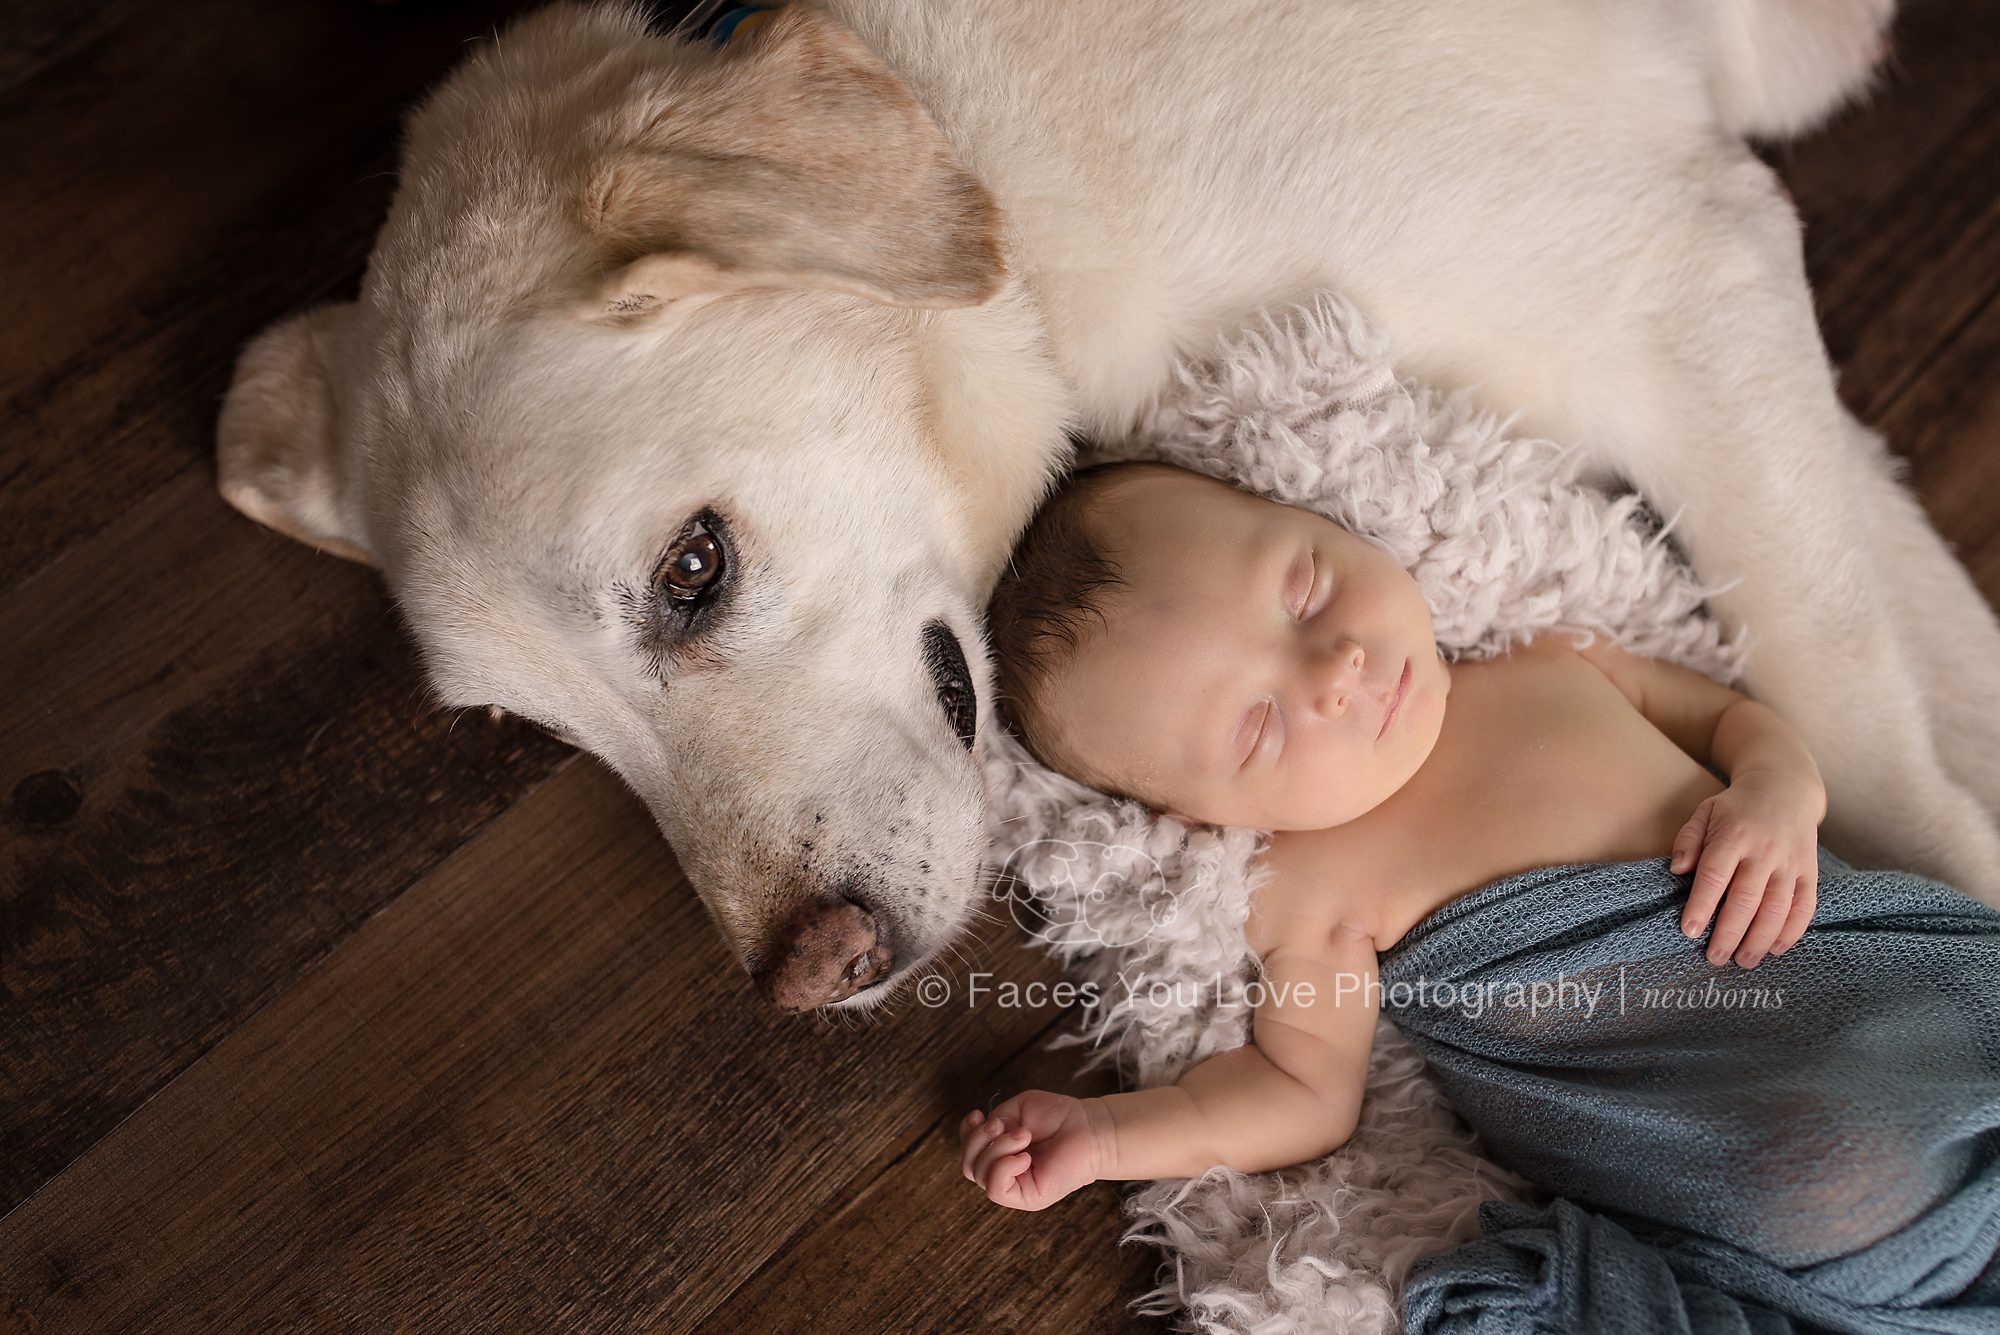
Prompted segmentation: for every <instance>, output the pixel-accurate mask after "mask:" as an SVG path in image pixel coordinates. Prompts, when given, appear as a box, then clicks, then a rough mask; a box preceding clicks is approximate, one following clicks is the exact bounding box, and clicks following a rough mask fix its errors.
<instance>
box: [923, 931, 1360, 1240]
mask: <svg viewBox="0 0 2000 1335" xmlns="http://www.w3.org/2000/svg"><path fill="white" fill-rule="evenodd" d="M1264 971H1265V980H1264V982H1263V984H1262V986H1263V988H1264V992H1263V996H1262V997H1261V999H1260V1001H1261V1004H1260V1005H1259V1006H1258V1007H1257V1010H1256V1014H1255V1016H1254V1018H1253V1020H1252V1028H1251V1040H1252V1041H1251V1042H1249V1043H1247V1044H1245V1045H1244V1046H1242V1047H1240V1048H1232V1049H1230V1050H1229V1051H1227V1052H1219V1053H1217V1054H1215V1055H1214V1056H1212V1057H1210V1058H1208V1059H1207V1060H1206V1061H1203V1062H1200V1063H1199V1064H1197V1065H1196V1066H1194V1067H1193V1068H1191V1069H1190V1070H1189V1071H1187V1073H1186V1074H1184V1075H1182V1076H1181V1078H1180V1080H1179V1081H1178V1082H1177V1083H1175V1084H1172V1085H1166V1086H1163V1087H1161V1088H1158V1089H1144V1090H1138V1091H1136V1092H1133V1093H1129V1094H1111V1095H1108V1096H1105V1097H1103V1098H1093V1099H1072V1098H1069V1097H1068V1096H1066V1095H1060V1094H1051V1093H1047V1092H1046V1091H1042V1090H1029V1091H1028V1092H1026V1093H1024V1094H1018V1095H1016V1096H1014V1097H1013V1098H1011V1099H1009V1100H1007V1101H1006V1102H1005V1103H1003V1104H1001V1105H1000V1106H999V1107H998V1108H995V1109H994V1110H993V1115H992V1116H991V1117H984V1116H982V1115H981V1114H980V1113H979V1112H978V1111H977V1110H975V1111H973V1112H971V1113H969V1114H967V1116H966V1118H965V1119H964V1120H963V1121H962V1122H961V1123H960V1124H959V1138H960V1141H961V1144H962V1146H963V1163H962V1167H963V1169H964V1172H965V1175H966V1176H967V1177H968V1178H970V1179H972V1180H973V1181H974V1182H976V1183H978V1184H979V1185H980V1186H981V1187H982V1188H983V1189H984V1190H985V1191H986V1194H987V1196H988V1197H989V1198H990V1199H992V1200H993V1201H995V1202H996V1203H998V1204H1001V1205H1011V1206H1013V1207H1015V1208H1017V1209H1023V1210H1039V1209H1042V1208H1043V1207H1044V1206H1048V1205H1052V1204H1054V1203H1055V1202H1056V1201H1058V1200H1060V1199H1062V1198H1063V1197H1064V1196H1066V1195H1068V1194H1069V1193H1070V1192H1072V1191H1074V1190H1076V1189H1077V1188H1078V1187H1080V1186H1083V1185H1085V1184H1087V1183H1089V1182H1093V1181H1097V1180H1099V1179H1129V1178H1156V1177H1198V1176H1200V1175H1201V1174H1202V1173H1204V1172H1207V1171H1208V1170H1209V1169H1210V1168H1213V1167H1214V1166H1216V1165H1217V1164H1226V1165H1228V1166H1229V1167H1231V1168H1234V1169H1236V1170H1238V1171H1239V1172H1246V1173H1254V1172H1261V1171H1263V1170H1265V1169H1269V1168H1284V1167H1289V1166H1290V1165H1292V1164H1297V1163H1304V1162H1306V1161H1307V1160H1310V1159H1316V1158H1319V1157H1320V1156H1321V1155H1324V1154H1327V1153H1330V1152H1331V1151H1333V1150H1336V1149H1338V1148H1339V1147H1340V1146H1342V1145H1344V1144H1346V1143H1347V1140H1348V1138H1349V1137H1350V1136H1352V1135H1353V1134H1354V1128H1355V1125H1356V1123H1357V1122H1358V1121H1359V1119H1360V1116H1361V1091H1362V1087H1363V1086H1364V1084H1365V1083H1366V1081H1367V1076H1368V1055H1369V1051H1370V1049H1371V1048H1372V1047H1373V1045H1374V1040H1375V1020H1376V1015H1377V1013H1378V1010H1379V1008H1380V997H1379V995H1378V990H1379V989H1378V988H1377V985H1376V974H1375V944H1374V942H1373V941H1372V940H1371V939H1369V937H1368V936H1366V935H1365V934H1363V933H1361V932H1358V931H1354V930H1351V929H1346V928H1337V929H1334V930H1332V931H1330V932H1326V933H1324V934H1322V935H1321V936H1319V937H1318V939H1308V940H1304V941H1301V942H1299V943H1297V944H1284V945H1280V946H1278V947H1276V948H1275V949H1273V950H1272V951H1271V952H1270V953H1269V954H1267V955H1266V956H1265V957H1264Z"/></svg>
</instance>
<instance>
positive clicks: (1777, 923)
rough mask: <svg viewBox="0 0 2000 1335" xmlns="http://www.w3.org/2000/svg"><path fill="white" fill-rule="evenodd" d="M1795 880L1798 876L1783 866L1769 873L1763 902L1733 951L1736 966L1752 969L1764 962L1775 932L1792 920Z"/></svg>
mask: <svg viewBox="0 0 2000 1335" xmlns="http://www.w3.org/2000/svg"><path fill="white" fill-rule="evenodd" d="M1797 884H1798V878H1797V877H1796V876H1793V875H1792V874H1791V873H1790V872H1788V871H1785V870H1784V869H1783V868H1780V869H1778V870H1776V871H1774V872H1772V873H1771V879H1770V882H1769V883H1768V884H1767V885H1766V886H1765V887H1764V902H1763V903H1761V904H1759V905H1758V906H1757V913H1756V916H1755V917H1753V918H1751V919H1750V928H1749V930H1748V931H1746V932H1744V933H1743V945H1742V946H1741V947H1740V948H1739V949H1738V950H1737V952H1736V964H1737V967H1738V968H1742V969H1754V968H1756V967H1757V966H1758V965H1759V964H1762V963H1763V962H1764V956H1765V954H1766V953H1767V952H1769V950H1770V948H1771V945H1772V943H1774V942H1775V941H1776V940H1777V939H1778V933H1779V932H1780V931H1782V930H1783V929H1784V926H1785V924H1786V923H1787V922H1789V921H1790V920H1791V918H1790V915H1791V911H1792V891H1793V888H1794V887H1795V886H1796V885H1797Z"/></svg>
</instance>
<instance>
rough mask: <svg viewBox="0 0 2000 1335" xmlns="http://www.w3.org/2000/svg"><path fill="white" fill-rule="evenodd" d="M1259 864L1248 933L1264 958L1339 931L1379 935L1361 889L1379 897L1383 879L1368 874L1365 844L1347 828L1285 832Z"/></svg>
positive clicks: (1370, 902) (1274, 837)
mask: <svg viewBox="0 0 2000 1335" xmlns="http://www.w3.org/2000/svg"><path fill="white" fill-rule="evenodd" d="M1259 866H1260V868H1261V869H1262V873H1263V879H1262V880H1261V882H1260V883H1259V884H1258V886H1257V890H1256V893H1255V894H1254V895H1253V896H1252V897H1251V900H1250V917H1249V919H1248V920H1247V921H1246V922H1245V923H1244V929H1243V930H1244V939H1245V940H1246V941H1247V942H1248V943H1249V945H1250V948H1251V949H1252V950H1255V951H1256V952H1257V953H1258V954H1259V955H1268V954H1269V953H1270V952H1271V951H1273V950H1275V949H1277V947H1279V946H1281V945H1284V944H1285V943H1287V942H1298V941H1302V940H1306V939H1308V938H1318V937H1324V936H1326V935H1328V934H1330V933H1334V932H1344V933H1349V934H1355V933H1358V934H1361V935H1365V936H1368V937H1371V938H1372V937H1373V936H1374V935H1375V932H1376V930H1377V926H1378V924H1377V923H1376V921H1375V919H1376V916H1377V915H1376V914H1375V913H1374V912H1373V910H1374V909H1375V908H1376V907H1377V905H1376V904H1375V903H1374V900H1373V898H1371V897H1370V896H1368V895H1364V894H1363V893H1362V892H1361V887H1364V886H1367V887H1374V888H1375V889H1376V890H1377V891H1378V893H1379V888H1380V881H1379V878H1378V877H1376V876H1374V875H1372V874H1371V872H1370V870H1369V854H1368V850H1367V848H1366V846H1365V845H1364V844H1362V843H1361V842H1360V841H1359V840H1357V839H1356V838H1354V837H1353V832H1352V831H1351V830H1349V829H1348V828H1347V827H1345V826H1336V827H1333V828H1331V829H1325V830H1280V831H1278V832H1277V833H1275V834H1273V835H1272V836H1271V842H1270V845H1269V847H1268V848H1266V850H1265V852H1264V856H1263V858H1262V859H1261V860H1260V862H1259Z"/></svg>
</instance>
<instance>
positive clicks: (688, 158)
mask: <svg viewBox="0 0 2000 1335" xmlns="http://www.w3.org/2000/svg"><path fill="white" fill-rule="evenodd" d="M1001 226H1002V220H1001V219H1000V217H999V214H998V211H997V209H996V207H995V205H994V202H993V200H992V198H991V197H990V196H989V195H988V193H987V191H986V190H985V189H984V188H983V187H982V186H981V185H980V183H979V182H978V180H976V179H975V178H974V177H973V176H972V175H971V174H970V173H969V172H968V171H967V169H966V168H965V167H964V166H963V165H962V164H961V162H960V161H959V159H958V158H957V157H956V156H955V155H954V153H953V152H952V150H951V148H950V146H949V145H948V144H947V142H946V140H945V139H944V137H943V135H942V134H941V133H940V131H939V130H938V128H937V126H936V125H935V124H934V123H933V122H932V121H931V120H930V118H929V117H928V116H927V115H926V114H925V112H924V110H923V108H922V106H921V105H920V104H919V102H918V101H917V99H916V98H915V97H914V96H913V95H912V94H911V93H910V91H909V90H908V88H907V87H906V86H905V85H904V84H903V83H902V82H901V81H900V80H898V79H897V78H896V77H895V75H894V74H892V73H891V72H890V71H889V70H888V69H887V68H886V67H885V66H884V65H883V64H882V63H881V62H880V61H879V60H878V59H877V58H876V57H875V56H874V55H873V54H872V53H871V52H870V51H869V50H868V49H867V48H866V47H865V46H864V45H863V44H861V43H860V42H858V41H857V40H855V38H854V37H853V36H852V35H851V34H849V33H847V32H846V31H845V30H844V29H842V28H841V27H840V26H839V25H838V24H837V23H835V22H833V21H832V20H830V19H828V18H827V17H826V16H825V15H823V14H819V13H817V12H814V11H811V10H807V9H803V8H799V7H791V8H788V9H786V10H784V11H781V12H780V13H779V14H778V15H776V16H775V17H774V18H772V19H771V20H769V21H767V22H765V23H763V24H762V25H761V26H760V27H759V28H758V30H757V31H756V32H755V33H753V34H751V35H750V36H748V37H747V38H744V39H739V40H737V41H734V42H732V43H731V45H730V46H729V47H728V48H726V49H724V50H722V51H720V52H716V51H711V50H709V49H707V48H706V47H704V46H697V45H693V44H689V43H684V42H676V41H672V40H668V39H663V38H658V37H654V36H650V35H648V34H647V33H646V32H645V31H644V28H643V23H642V20H641V19H640V17H639V16H638V15H637V14H636V13H635V12H633V11H630V10H627V9H624V8H621V7H611V8H600V9H588V10H586V9H575V8H567V7H565V8H562V9H558V10H554V11H544V12H543V13H541V14H538V15H536V16H533V17H531V18H530V19H528V20H525V21H524V22H523V23H521V24H518V25H516V26H515V27H514V28H513V29H512V30H510V31H509V32H507V33H505V34H503V35H502V36H501V38H500V39H499V40H498V41H497V42H496V43H494V44H492V45H490V46H489V47H487V48H486V49H485V50H484V51H483V52H481V53H480V54H478V55H476V56H474V57H473V58H472V59H471V60H469V61H468V62H467V64H466V65H465V66H464V67H462V68H461V69H460V70H459V71H458V72H456V73H455V74H454V75H453V77H452V78H451V79H450V80H448V81H447V82H446V83H445V84H444V85H443V86H442V87H441V88H440V89H439V90H438V91H437V92H436V93H435V94H434V95H433V96H432V97H431V99H430V100H429V101H428V102H427V103H426V104H425V106H424V107H423V108H422V109H421V110H420V111H419V112H418V113H417V115H416V116H415V118H414V119H413V121H412V124H411V127H410V134H409V138H408V141H407V144H406V147H405V153H404V164H403V171H402V176H401V181H400V185H399V188H398V192H397V197H396V202H395V205H394V208H393V209H392V211H391V214H390V217H389V220H388V222H387V224H386V225H385V227H384V229H383V231H382V234H381V236H380V238H379V239H378V241H377V244H376V249H375V253H374V255H373V256H372V257H371V259H370V262H369V267H368V273H367V277H366V279H365V281H364V283H363V286H362V292H361V297H360V300H359V301H358V302H355V303H350V304H342V305H336V306H331V307H325V308H322V309H319V310H316V311H312V312H309V313H307V314H305V315H302V316H299V317H296V318H294V319H292V320H290V321H287V322H285V323H283V324H280V325H278V326H276V327H274V328H272V329H271V330H269V331H267V332H266V333H264V334H263V335H262V336H260V337H259V338H258V339H257V341H256V342H255V343H253V344H252V345H251V347H250V348H249V349H248V350H247V351H246V352H245V354H244V356H243V359H242V362H241V364H240V365H239V367H238V370H237V376H236V381H235V384H234V385H233V386H232V388H231V391H230V394H229V398H228V400H227V402H226V403H225V405H224V409H223V416H222V421H221V425H220V448H219V466H220V486H221V488H222V491H223V494H224V495H225V496H226V497H227V498H228V500H229V501H230V502H231V503H232V504H234V505H235V506H237V507H238V508H239V509H241V510H243V511H245V512H246V513H248V514H249V515H251V516H252V517H253V518H255V519H257V520H259V521H261V522H263V523H265V524H268V525H271V526H272V527H274V528H277V529H279V530H281V531H283V532H285V533H288V534H290V535H292V536H294V537H297V538H299V539H301V540H303V541H306V542H310V543H313V544H315V545H317V546H320V547H322V548H325V549H328V550H330V551H334V552H337V553H340V554H341V555H344V556H348V557H352V558H355V559H359V560H364V561H369V562H372V563H374V564H376V565H377V566H379V567H380V568H381V569H382V571H383V572H384V574H385V576H386V577H387V578H388V580H389V582H390V584H391V586H392V587H393V589H394V590H395V592H396V594H397V596H398V599H399V601H400V602H401V604H402V606H403V609H404V612H405V615H406V617H407V619H408V621H409V623H410V625H411V627H412V629H413V630H414V632H415V634H416V637H417V639H418V641H419V642H420V643H421V645H422V647H423V651H424V655H425V659H426V662H427V665H428V667H429V670H430V674H431V677H432V680H433V682H434V683H435V685H436V687H437V690H438V692H439V693H440V695H441V696H442V698H443V700H444V702H445V703H447V704H449V705H455V706H464V705H497V706H499V707H501V708H503V709H507V710H511V711H513V712H516V713H519V714H521V715H524V716H526V717H528V718H530V719H532V720H535V721H537V722H539V723H541V724H542V725H544V726H545V727H547V728H548V729H549V730H550V731H552V732H554V733H556V734H557V735H559V736H561V737H564V738H566V739H568V740H571V741H573V742H574V743H575V744H577V745H579V746H582V747H584V748H587V749H589V750H590V751H592V752H594V753H596V754H597V755H598V756H600V757H601V758H603V759H604V760H605V761H606V762H607V763H609V764H610V765H611V766H613V767H614V768H615V769H616V770H617V771H618V773H619V774H620V775H622V776H623V777H624V778H625V780H626V781H627V782H628V783H629V784H630V785H631V786H632V787H633V788H634V789H635V790H636V791H637V792H638V793H639V794H640V795H641V796H642V797H643V798H644V799H645V801H646V802H647V804H648V805H649V806H650V807H651V809H652V811H653V813H654V816H655V817H656V819H657V820H658V821H659V824H660V826H661V828H662V830H663V831H664V832H665V834H666V835H667V837H668V838H669V840H670V841H671V842H672V844H673V845H674V848H675V850H676V853H677V854H678V856H679V858H680V861H681V863H682V865H683V867H684V868H685V870H686V871H687V873H688V875H689V878H690V880H691V881H692V883H693V884H694V886H695V887H696V889H697V890H698V891H699V893H700V894H701V895H702V897H703V899H704V900H705V902H706V903H707V904H708V906H709V908H710V910H711V911H712V913H713V914H714V916H715V917H716V919H717V921H718V922H719V924H720V925H721V927H722V929H723V931H724V933H725V934H726V936H727V937H728V938H729V940H730V941H731V943H732V944H733V945H734V947H735V949H736V950H737V952H738V955H739V956H740V958H741V959H742V960H743V962H744V964H745V966H746V967H747V968H748V969H749V970H750V972H751V973H752V975H753V976H754V977H756V978H757V980H758V981H759V983H760V985H761V986H762V987H763V988H764V989H765V991H766V992H767V994H769V995H770V996H771V997H772V999H773V1000H775V1001H776V1002H778V1003H779V1004H780V1005H783V1006H786V1007H788V1008H792V1009H804V1008H807V1007H811V1006H818V1005H823V1004H831V1003H838V1002H845V1003H847V1004H849V1005H852V1006H867V1005H871V1004H873V1003H874V1002H876V1001H879V1000H880V999H881V998H883V997H884V996H886V995H887V994H888V993H889V991H890V985H889V981H888V980H889V979H890V978H891V977H895V976H901V975H902V974H904V973H906V972H907V971H909V970H910V969H912V968H914V967H916V966H918V965H920V964H921V963H923V962H924V961H925V960H926V959H928V958H929V957H930V956H932V955H933V954H934V953H936V952H937V951H938V950H940V949H941V948H942V947H943V946H944V944H945V942H946V941H947V939H948V938H949V937H950V936H951V935H953V934H954V933H955V932H956V931H957V930H958V928H959V927H960V925H961V924H962V923H963V921H964V920H965V918H966V916H967V914H968V913H969V912H970V911H971V906H972V903H973V901H974V899H975V898H976V897H977V896H978V894H979V893H980V890H981V888H982V854H983V843H984V832H983V828H982V827H983V815H984V812H983V790H982V784H981V780H980V770H979V765H978V760H977V757H978V752H979V750H980V745H981V743H980V730H981V729H982V727H984V726H986V724H987V722H988V720H989V719H990V712H989V709H988V707H987V701H986V685H987V681H988V673H987V667H986V655H985V653H984V651H983V638H982V632H981V622H980V607H981V603H982V601H983V598H984V596H985V593H986V591H987V589H988V588H989V587H990V585H991V582H992V579H993V577H994V575H995V573H996V572H997V569H998V564H999V562H1000V561H1001V560H1003V559H1004V553H1005V551H1006V548H1007V544H1008V542H1009V541H1010V540H1011V538H1012V537H1013V535H1014V533H1015V531H1016V530H1017V529H1018V528H1019V526H1020V524H1021V523H1022V522H1023V521H1024V520H1025V517H1026V515H1027V514H1028V513H1029V511H1030V510H1031V509H1032V507H1033V504H1034V502H1035V500H1036V498H1037V497H1038V495H1039V494H1040V492H1041V490H1042V489H1043V488H1044V487H1045V485H1046V478H1047V476H1048V471H1049V468H1050V466H1051V465H1052V463H1053V462H1054V461H1055V455H1056V453H1057V452H1058V451H1059V449H1060V446H1061V441H1062V422H1063V406H1062V404H1061V402H1060V401H1059V398H1060V396H1059V394H1058V392H1057V391H1056V390H1055V389H1054V385H1055V383H1056V382H1055V378H1054V377H1053V375H1052V374H1049V373H1048V371H1047V366H1046V362H1045V360H1043V359H1042V355H1041V352H1040V347H1039V338H1038V335H1037V334H1036V333H1035V331H1034V325H1033V320H1032V317H1031V315H1030V314H1029V312H1028V310H1027V306H1026V301H1025V298H1024V297H1023V296H1022V295H1021V293H1020V291H1019V288H1018V285H1017V284H1014V283H1012V282H1011V281H1009V279H1008V275H1007V273H1006V271H1005V266H1004V262H1003V245H1002V238H1001ZM1001 347H1005V348H1010V349H1012V351H1011V352H1009V353H1008V354H1006V355H1005V356H1004V357H1001V358H1000V360H1001V362H1002V363H1003V365H1000V366H987V365H984V364H983V363H984V362H986V361H988V360H991V359H993V358H994V357H995V356H996V353H995V349H996V348H1001ZM975 361H977V362H979V363H981V364H979V365H975V364H974V363H975ZM1010 367H1011V368H1012V374H1013V378H1012V379H1011V380H1008V379H1004V377H1006V376H1007V375H1008V374H1009V368H1010ZM995 375H998V376H1001V377H1003V379H1002V381H1001V383H1003V384H1006V385H1007V386H1008V387H1009V390H1010V392H1009V393H1007V394H1006V395H1004V396H1002V397H1003V399H1004V401H1002V400H1001V399H996V398H995V397H994V396H993V393H992V386H993V383H994V381H993V379H992V377H993V376H995Z"/></svg>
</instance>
